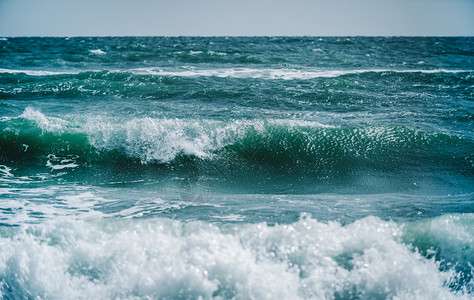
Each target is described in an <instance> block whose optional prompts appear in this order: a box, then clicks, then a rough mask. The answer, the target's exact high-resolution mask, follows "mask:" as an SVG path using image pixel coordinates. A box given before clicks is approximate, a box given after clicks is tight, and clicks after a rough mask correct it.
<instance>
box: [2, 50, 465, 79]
mask: <svg viewBox="0 0 474 300" xmlns="http://www.w3.org/2000/svg"><path fill="white" fill-rule="evenodd" d="M90 52H91V53H93V54H97V55H102V54H106V53H105V52H104V51H102V50H100V49H98V50H90ZM191 54H193V55H194V54H199V51H196V52H193V53H191ZM213 55H222V54H219V53H213ZM104 71H108V72H111V73H133V74H137V75H156V76H173V77H220V78H255V79H270V80H278V79H280V80H295V79H299V80H307V79H314V78H335V77H340V76H344V75H357V74H365V73H424V74H438V73H448V74H456V73H472V72H474V70H449V69H431V70H429V69H406V70H402V69H354V70H318V69H269V68H267V69H264V68H262V69H252V68H220V69H219V68H218V69H195V68H186V69H178V70H176V69H161V68H156V67H152V68H150V67H147V68H136V69H113V70H68V71H46V70H14V69H2V68H0V73H11V74H15V73H23V74H26V75H30V76H52V75H65V74H70V75H74V74H79V73H83V72H104Z"/></svg>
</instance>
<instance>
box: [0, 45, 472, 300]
mask: <svg viewBox="0 0 474 300" xmlns="http://www.w3.org/2000/svg"><path fill="white" fill-rule="evenodd" d="M473 57H474V39H473V38H472V37H464V38H463V37H458V38H454V37H453V38H449V37H443V38H435V37H433V38H421V37H420V38H405V37H394V38H364V37H347V38H346V37H333V38H331V37H324V38H318V37H258V38H257V37H229V38H225V37H209V38H197V37H196V38H191V37H104V38H83V37H75V38H1V39H0V293H1V296H2V298H3V299H472V297H473V295H474V176H473V175H474V131H473V129H474V126H473V125H474V114H473V113H474V112H473V104H474V102H473V101H474V96H473V87H474V60H473Z"/></svg>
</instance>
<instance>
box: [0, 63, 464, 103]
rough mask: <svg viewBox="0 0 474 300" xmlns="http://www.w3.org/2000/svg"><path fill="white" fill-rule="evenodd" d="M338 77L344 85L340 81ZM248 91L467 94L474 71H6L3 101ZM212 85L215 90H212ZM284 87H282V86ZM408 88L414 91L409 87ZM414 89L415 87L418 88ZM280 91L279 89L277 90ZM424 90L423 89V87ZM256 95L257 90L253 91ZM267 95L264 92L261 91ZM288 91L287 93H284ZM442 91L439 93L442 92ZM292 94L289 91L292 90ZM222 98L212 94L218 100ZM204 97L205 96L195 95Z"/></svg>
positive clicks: (0, 75)
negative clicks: (258, 84) (260, 84)
mask: <svg viewBox="0 0 474 300" xmlns="http://www.w3.org/2000/svg"><path fill="white" fill-rule="evenodd" d="M338 78H340V79H342V81H339V80H337V79H338ZM229 80H232V81H233V84H234V85H236V86H239V90H242V91H246V92H247V93H248V92H250V91H251V90H249V89H248V86H249V83H250V82H249V80H252V83H254V82H255V80H258V81H265V82H269V84H272V83H278V82H279V81H291V82H294V83H296V84H297V83H298V82H301V81H304V82H311V81H315V80H316V81H318V80H324V81H325V85H326V88H327V89H331V87H333V88H334V89H337V90H340V89H341V85H345V86H344V87H342V88H343V89H344V88H346V89H347V88H348V89H349V90H351V91H352V90H354V88H355V90H354V91H355V95H357V93H358V92H359V91H358V90H357V89H358V88H359V89H360V87H361V86H368V87H369V89H368V91H370V90H371V88H374V89H375V90H377V89H378V87H377V85H378V82H380V80H384V81H387V82H393V81H395V82H399V81H400V82H403V83H406V84H404V88H410V89H414V91H415V92H419V90H417V88H416V87H417V86H420V84H421V85H426V86H438V85H446V86H451V85H453V84H457V85H459V88H460V89H461V90H467V91H468V90H469V88H470V86H471V85H472V81H473V78H472V70H448V69H438V70H423V69H420V70H391V69H373V70H371V69H367V70H357V69H355V70H312V69H271V68H261V69H252V68H220V69H189V70H187V69H166V68H164V69H160V68H137V69H122V70H120V69H117V70H114V69H110V70H67V71H63V70H58V71H51V70H10V69H0V83H2V85H1V86H0V99H2V98H3V99H12V98H32V97H40V98H41V97H53V98H77V97H81V96H82V97H90V96H108V95H113V96H118V97H121V98H123V97H141V98H167V99H170V98H174V97H175V96H179V97H181V98H188V97H189V94H190V93H189V91H190V87H192V90H197V91H199V90H202V89H203V85H204V86H205V87H206V89H205V90H206V91H207V90H211V91H212V90H213V89H215V88H216V87H217V88H218V89H220V90H227V89H228V88H227V86H228V81H229ZM359 82H360V83H359ZM210 84H212V88H208V86H209V85H210ZM278 84H279V83H278ZM407 85H408V86H407ZM412 86H413V87H412ZM275 88H278V87H277V86H276V87H275ZM418 89H419V88H418ZM252 90H253V89H252ZM259 91H260V92H264V90H259ZM282 92H285V91H282ZM438 92H439V91H438ZM286 93H288V91H286ZM219 96H221V95H219V94H215V95H210V97H216V98H218V97H219ZM192 97H198V98H199V95H192Z"/></svg>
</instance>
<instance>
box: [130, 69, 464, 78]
mask: <svg viewBox="0 0 474 300" xmlns="http://www.w3.org/2000/svg"><path fill="white" fill-rule="evenodd" d="M130 71H131V72H133V73H137V74H151V75H158V76H175V77H200V76H202V77H210V76H213V77H222V78H260V79H283V80H294V79H301V80H304V79H313V78H333V77H339V76H343V75H350V74H364V73H428V74H435V73H465V72H473V70H448V69H436V70H421V69H420V70H418V69H413V70H396V69H393V70H392V69H361V70H357V69H356V70H312V69H250V68H228V69H193V70H165V69H159V68H142V69H134V70H130Z"/></svg>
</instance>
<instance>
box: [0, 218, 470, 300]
mask: <svg viewBox="0 0 474 300" xmlns="http://www.w3.org/2000/svg"><path fill="white" fill-rule="evenodd" d="M442 218H451V219H452V224H453V225H455V226H464V225H463V224H464V223H465V222H472V220H473V215H472V214H469V215H460V216H456V215H451V216H443V217H442ZM439 221H440V220H439V219H433V220H430V221H427V222H426V224H425V225H424V226H423V228H424V230H425V231H426V233H427V235H426V236H427V237H428V236H429V235H430V234H431V235H434V236H436V237H438V238H439V244H435V245H434V246H435V247H434V248H433V252H437V251H438V250H439V248H438V247H439V246H441V247H444V246H443V245H448V246H447V247H445V249H452V250H453V251H454V252H456V251H463V250H462V249H463V248H462V247H461V248H460V247H459V246H462V245H467V244H466V243H467V242H462V241H460V243H461V244H459V245H458V244H457V240H453V239H452V238H450V237H449V236H444V235H442V234H441V235H438V233H437V231H436V229H435V230H432V229H431V227H430V225H431V224H432V223H431V222H433V223H437V222H439ZM464 228H465V231H464V232H465V234H467V235H468V236H469V237H470V240H471V241H472V238H473V232H472V230H471V229H470V228H469V227H464ZM471 228H472V227H471ZM404 234H405V233H404V231H403V225H397V224H395V223H393V222H386V221H382V220H380V219H378V218H376V217H367V218H364V219H360V220H357V221H355V222H354V223H351V224H347V225H344V226H343V225H341V224H340V223H338V222H329V223H322V222H318V221H317V220H315V219H312V218H311V217H310V216H307V215H303V216H302V217H301V218H300V220H299V221H297V222H295V223H292V224H286V225H284V224H280V225H279V224H277V225H275V226H269V225H267V224H265V223H258V224H246V225H217V224H216V225H211V224H209V223H206V222H196V221H194V222H187V223H183V222H180V221H176V220H170V219H148V220H144V219H132V220H130V219H99V220H96V221H72V220H70V219H69V220H55V221H48V222H45V223H42V224H36V225H23V226H21V227H6V228H3V229H2V231H1V234H0V247H1V249H2V256H1V257H0V280H1V281H0V282H1V283H0V289H1V292H2V295H3V297H5V298H17V297H20V298H21V297H26V296H28V297H41V298H49V299H82V298H84V299H85V298H97V297H99V298H103V299H112V298H169V299H171V298H185V299H189V298H193V299H194V298H196V299H198V298H200V299H223V298H226V299H230V298H237V299H250V298H258V299H290V298H291V299H352V298H371V299H372V298H373V299H392V298H393V299H430V300H431V299H470V297H471V295H472V292H473V290H472V287H473V281H472V278H470V279H469V280H467V281H464V282H463V283H462V284H459V281H457V279H458V278H459V277H460V276H462V275H463V274H460V273H459V272H457V271H456V270H455V269H454V268H448V269H444V270H443V269H440V268H439V261H437V260H434V259H431V258H430V257H427V256H423V255H422V254H421V253H420V252H418V251H417V248H416V245H413V244H407V243H404V242H403V238H404ZM449 247H451V248H449ZM467 254H468V255H471V254H469V253H467ZM448 255H449V253H448ZM469 259H471V260H472V256H471V257H470V258H469ZM468 268H472V266H471V267H469V266H468ZM18 274H21V276H18ZM455 282H458V285H453V283H455ZM183 286H185V287H186V289H183Z"/></svg>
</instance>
